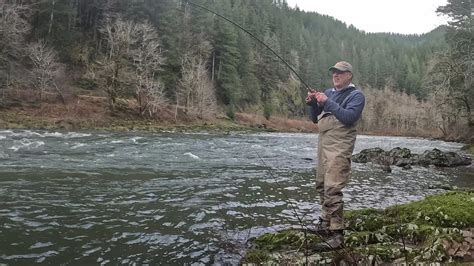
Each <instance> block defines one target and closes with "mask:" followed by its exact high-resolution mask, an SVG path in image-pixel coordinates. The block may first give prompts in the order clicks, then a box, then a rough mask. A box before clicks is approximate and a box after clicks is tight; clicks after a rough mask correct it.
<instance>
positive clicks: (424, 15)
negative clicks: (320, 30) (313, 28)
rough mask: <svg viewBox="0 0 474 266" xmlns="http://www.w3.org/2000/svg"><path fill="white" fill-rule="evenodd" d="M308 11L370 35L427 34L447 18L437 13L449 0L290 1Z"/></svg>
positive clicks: (291, 3)
mask: <svg viewBox="0 0 474 266" xmlns="http://www.w3.org/2000/svg"><path fill="white" fill-rule="evenodd" d="M287 2H288V5H289V6H291V7H295V6H296V5H297V6H298V7H299V8H300V9H301V10H304V11H314V12H317V13H319V14H324V15H329V16H331V17H334V18H336V19H337V20H340V21H342V22H345V23H346V24H347V25H350V24H352V25H354V27H356V28H357V29H359V30H364V31H366V32H394V33H403V34H414V33H418V34H421V33H426V32H429V31H431V30H433V29H434V28H436V27H437V26H439V25H441V24H446V21H447V19H446V17H443V16H438V15H437V14H436V12H435V11H436V9H437V8H438V7H439V6H444V5H446V3H447V0H332V1H331V0H287Z"/></svg>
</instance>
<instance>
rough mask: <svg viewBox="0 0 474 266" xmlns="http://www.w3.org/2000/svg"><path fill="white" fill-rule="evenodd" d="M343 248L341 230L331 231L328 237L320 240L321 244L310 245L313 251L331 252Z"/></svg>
mask: <svg viewBox="0 0 474 266" xmlns="http://www.w3.org/2000/svg"><path fill="white" fill-rule="evenodd" d="M343 246H344V234H343V231H342V230H332V231H330V232H329V235H328V236H327V237H325V238H323V239H322V241H321V242H319V243H316V244H314V245H311V250H314V251H321V252H322V251H331V250H335V249H340V248H342V247H343Z"/></svg>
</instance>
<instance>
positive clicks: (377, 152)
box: [352, 148, 385, 163]
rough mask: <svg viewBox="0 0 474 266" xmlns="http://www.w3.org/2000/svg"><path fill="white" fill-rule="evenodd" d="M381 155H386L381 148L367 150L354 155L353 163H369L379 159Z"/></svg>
mask: <svg viewBox="0 0 474 266" xmlns="http://www.w3.org/2000/svg"><path fill="white" fill-rule="evenodd" d="M381 155H385V151H384V150H382V149H381V148H372V149H365V150H362V151H361V152H360V153H358V154H355V155H352V161H354V162H356V163H368V162H372V161H373V160H375V159H376V158H379V157H380V156H381Z"/></svg>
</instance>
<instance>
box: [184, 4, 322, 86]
mask: <svg viewBox="0 0 474 266" xmlns="http://www.w3.org/2000/svg"><path fill="white" fill-rule="evenodd" d="M185 3H186V4H189V5H190V6H193V7H197V8H200V9H202V10H205V11H207V12H210V13H212V14H214V15H216V16H218V17H219V18H221V19H223V20H225V21H227V22H229V23H230V24H232V25H234V26H236V27H237V28H239V29H241V30H243V31H244V32H245V33H247V34H248V35H250V36H251V37H252V38H253V39H254V40H256V41H257V42H258V43H260V44H261V45H263V46H264V47H265V48H267V49H268V50H270V51H271V52H272V53H273V54H274V55H275V56H276V57H278V59H280V60H281V61H282V62H283V63H285V65H286V66H287V67H288V68H289V69H290V70H291V71H292V72H293V73H294V74H295V75H296V76H297V77H298V79H299V80H300V81H301V83H303V84H304V85H305V87H306V89H307V90H308V91H309V92H313V89H312V88H311V87H310V86H309V85H308V84H307V83H306V82H305V81H304V80H303V78H302V77H301V76H300V75H299V74H298V72H296V70H295V69H294V68H293V67H292V66H291V65H290V64H289V63H288V62H287V61H286V60H285V59H283V58H282V57H281V56H280V55H279V54H278V53H277V52H275V50H273V49H272V48H271V47H270V46H268V45H267V44H266V43H265V42H264V41H262V40H260V39H259V38H258V37H257V36H255V35H254V34H253V33H252V32H250V31H248V30H247V29H245V28H244V27H242V26H241V25H239V24H238V23H236V22H234V21H232V20H230V19H229V18H227V17H224V16H223V15H221V14H219V13H217V12H215V11H213V10H211V9H209V8H207V7H205V6H202V5H199V4H196V3H193V2H191V1H185Z"/></svg>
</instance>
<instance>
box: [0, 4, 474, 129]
mask: <svg viewBox="0 0 474 266" xmlns="http://www.w3.org/2000/svg"><path fill="white" fill-rule="evenodd" d="M194 2H196V3H199V4H201V5H203V6H206V7H209V8H210V9H212V10H214V11H216V12H218V13H219V14H222V15H224V16H226V17H228V18H229V19H231V20H233V21H235V22H237V23H238V24H240V25H242V26H243V27H245V28H246V29H248V30H249V31H250V32H252V33H254V34H255V35H256V36H257V37H259V38H260V39H261V40H263V41H264V42H265V43H266V44H268V45H270V46H271V47H272V48H273V49H274V50H275V51H276V52H277V53H278V54H280V55H281V56H282V57H283V58H284V59H285V60H286V61H288V62H289V63H290V64H291V65H292V66H293V67H294V68H295V69H296V70H297V72H298V73H299V75H300V76H301V77H302V78H303V79H304V80H305V81H306V82H307V83H308V84H310V86H312V87H314V88H317V89H322V88H325V87H328V86H330V85H331V79H330V75H329V73H328V67H329V66H331V65H333V64H334V63H335V62H336V61H339V60H347V61H349V62H351V63H352V64H353V65H354V68H355V73H354V74H355V79H356V80H355V83H356V84H357V85H359V86H360V87H362V88H363V89H365V90H366V93H367V94H368V98H369V99H370V98H371V99H372V100H373V102H371V103H370V102H369V103H368V108H367V111H366V112H367V115H366V116H365V122H364V123H363V127H365V128H366V129H367V130H374V129H375V130H377V129H381V130H389V129H390V128H392V129H397V130H400V129H404V130H412V129H416V128H417V127H420V124H421V123H425V124H426V126H423V129H424V130H431V129H432V128H435V129H439V128H440V127H441V128H443V130H447V128H448V127H449V126H450V125H451V124H449V123H459V122H460V120H462V119H457V118H456V119H455V121H452V119H451V118H449V119H448V120H449V121H448V120H446V119H444V118H443V117H441V116H440V115H439V114H438V113H436V110H433V113H429V114H428V113H423V114H421V113H420V112H427V111H426V110H427V108H428V107H427V106H426V105H429V108H434V106H435V105H436V104H435V99H434V98H433V97H434V96H435V95H434V90H433V88H434V87H436V86H438V85H439V84H440V82H435V81H434V80H435V79H433V78H430V75H429V72H430V71H432V70H433V69H434V68H433V66H435V65H437V62H435V61H436V58H437V57H439V55H440V54H445V55H446V53H447V52H446V51H447V50H448V49H450V47H451V48H452V47H453V45H452V44H450V43H449V39H448V41H445V35H446V32H450V31H451V32H452V31H456V30H457V28H456V26H455V25H454V26H453V25H451V27H440V28H437V29H435V30H433V31H432V32H430V33H427V34H424V35H421V36H419V35H408V36H407V35H399V34H372V33H365V32H363V31H360V30H358V29H356V28H354V27H352V26H348V25H346V24H344V23H342V22H340V21H338V20H335V19H334V18H332V17H328V16H323V15H320V14H317V13H308V12H303V11H300V10H298V9H292V8H289V7H288V5H287V4H286V2H285V1H284V0H258V1H255V0H194ZM450 4H452V5H453V6H455V5H457V4H459V5H461V6H464V7H466V5H469V7H471V6H470V5H471V4H470V2H469V1H465V0H456V1H455V0H451V1H450ZM0 5H1V7H0V20H1V21H0V23H1V29H2V30H0V35H1V36H0V37H1V38H0V50H1V56H0V88H1V90H2V91H3V93H2V95H3V96H2V99H1V100H2V102H3V103H2V105H3V106H6V107H8V104H9V100H8V98H12V95H18V93H16V94H14V93H11V92H12V91H18V90H31V91H33V92H35V93H33V94H32V95H29V94H25V93H21V95H23V96H22V97H26V98H23V100H24V101H28V102H32V101H37V102H42V101H44V100H45V99H46V98H47V95H49V94H51V93H53V94H57V95H59V99H60V100H61V101H63V102H64V103H67V102H68V99H70V98H71V97H74V96H76V95H81V94H88V95H98V96H104V97H106V98H107V100H108V106H109V109H110V110H112V111H116V110H118V109H120V108H118V107H120V105H123V101H124V100H127V99H132V100H133V101H134V103H135V105H136V110H137V114H138V115H139V116H142V117H151V118H153V117H157V116H159V115H160V110H161V109H162V108H163V106H175V107H176V110H178V109H179V110H183V113H194V114H197V116H198V117H199V118H202V119H209V118H212V117H214V116H215V114H216V113H219V112H223V113H226V114H227V115H228V116H229V117H230V118H233V117H234V115H235V112H254V113H255V112H257V113H261V114H263V115H264V116H265V117H267V118H268V117H270V116H273V115H278V116H290V117H302V116H304V114H305V105H304V102H303V98H304V95H305V93H306V89H305V88H304V87H303V86H302V84H301V82H300V81H299V80H298V79H297V78H296V77H295V76H294V75H293V74H292V73H291V72H290V71H289V69H288V68H287V67H286V66H285V65H284V64H283V63H282V62H280V61H279V60H278V59H277V58H276V57H275V56H274V55H272V54H271V53H270V52H269V51H268V49H266V48H264V47H263V46H262V45H260V44H258V43H257V42H256V41H255V40H253V39H252V38H251V37H250V36H249V35H248V34H246V33H245V32H243V31H241V30H239V29H238V28H237V27H234V26H232V25H231V24H229V23H227V22H225V21H224V20H222V19H220V18H218V17H217V16H215V15H213V14H211V13H209V12H205V11H203V10H200V9H196V8H194V7H193V6H192V5H190V4H187V3H186V1H178V0H158V1H157V0H106V1H101V0H41V1H33V0H21V1H20V0H17V1H14V0H0ZM407 8H408V7H407ZM441 11H442V10H441ZM460 12H462V10H461V11H460ZM443 13H445V14H448V15H449V11H448V10H444V12H443ZM470 15H471V16H472V14H470ZM471 16H469V17H468V18H467V20H468V22H467V23H468V25H472V17H471ZM461 20H462V18H461ZM469 23H471V24H469ZM468 28H469V27H468ZM467 33H468V37H467V38H468V39H467V40H468V41H472V28H471V30H470V32H469V31H468V32H467ZM469 34H470V35H469ZM458 37H459V36H458ZM469 38H470V39H469ZM469 49H470V48H469ZM467 53H468V54H469V56H471V54H472V51H471V50H469V51H468V52H467ZM469 58H472V57H469ZM433 60H435V61H433ZM469 60H471V59H469ZM468 64H469V63H468ZM471 64H472V61H471ZM469 71H471V72H472V69H471V70H469ZM471 79H472V78H471ZM464 81H465V79H462V80H461V81H459V82H461V83H463V82H464ZM433 82H434V83H433ZM466 82H467V81H466ZM469 82H472V81H469ZM435 83H436V84H435ZM441 83H442V82H441ZM427 84H429V85H427ZM470 84H471V85H470ZM453 86H457V85H454V84H453ZM464 86H468V87H469V86H472V83H469V84H467V85H466V84H464ZM469 88H471V87H469ZM469 88H466V89H467V92H469ZM384 91H385V92H386V93H388V94H387V95H389V96H390V95H393V97H394V98H393V101H394V102H393V103H392V102H390V103H385V104H384V103H381V102H380V101H379V102H377V101H376V99H377V97H379V98H380V97H381V98H382V100H384V101H390V100H391V99H390V98H387V97H386V96H384V95H382V96H380V95H379V94H380V93H383V92H384ZM468 94H469V93H468ZM471 94H472V93H471ZM25 95H26V96H25ZM390 97H391V96H390ZM403 97H405V98H406V99H411V100H410V101H413V102H412V103H411V104H409V105H408V104H407V108H413V112H412V113H410V111H407V109H406V108H403V107H401V105H404V103H400V101H399V99H401V98H403ZM469 97H472V95H471V96H469ZM466 99H467V98H466ZM420 100H421V101H420ZM20 101H21V99H20ZM469 104H470V103H468V104H467V108H464V107H463V108H461V109H459V110H455V111H453V112H457V113H456V117H464V119H466V117H467V119H468V120H469V119H470V117H471V114H470V109H469V107H470V106H469ZM392 105H393V108H400V107H401V108H402V109H404V111H403V110H400V112H401V113H396V112H397V110H393V112H391V113H390V114H389V113H387V117H386V118H387V119H386V121H385V120H384V122H382V121H375V120H377V119H380V118H378V117H377V108H379V109H380V108H382V109H384V110H385V111H389V112H390V108H391V106H392ZM429 108H428V109H429ZM466 111H467V112H466ZM176 112H178V111H176ZM404 112H407V113H410V114H409V115H410V116H414V115H415V116H416V117H414V118H413V117H409V118H408V116H405V115H406V114H405V113H404ZM461 113H462V115H461ZM429 116H431V119H427V118H428V117H429ZM416 121H419V123H420V124H417V122H416ZM469 121H470V120H469ZM430 124H431V125H430ZM464 124H466V123H464ZM443 133H446V134H447V132H443Z"/></svg>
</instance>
